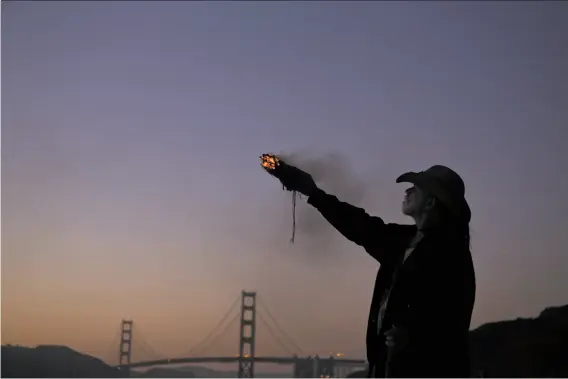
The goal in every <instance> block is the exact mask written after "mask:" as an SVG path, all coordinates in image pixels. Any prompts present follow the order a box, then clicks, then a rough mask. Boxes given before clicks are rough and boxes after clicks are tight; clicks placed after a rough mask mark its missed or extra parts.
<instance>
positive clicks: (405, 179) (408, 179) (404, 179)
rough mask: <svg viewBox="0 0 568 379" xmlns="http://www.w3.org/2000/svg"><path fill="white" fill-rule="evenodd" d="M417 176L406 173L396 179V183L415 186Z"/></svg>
mask: <svg viewBox="0 0 568 379" xmlns="http://www.w3.org/2000/svg"><path fill="white" fill-rule="evenodd" d="M418 176H419V174H418V173H417V172H407V173H404V174H402V175H401V176H399V177H398V178H396V182H397V183H412V184H416V181H417V180H418Z"/></svg>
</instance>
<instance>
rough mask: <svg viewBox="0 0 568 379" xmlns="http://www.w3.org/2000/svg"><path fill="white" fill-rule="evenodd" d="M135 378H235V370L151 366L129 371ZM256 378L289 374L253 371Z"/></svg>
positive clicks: (283, 376)
mask: <svg viewBox="0 0 568 379" xmlns="http://www.w3.org/2000/svg"><path fill="white" fill-rule="evenodd" d="M130 376H131V377H137V378H236V377H237V371H217V370H212V369H210V368H207V367H203V366H194V365H191V366H184V367H177V368H168V367H160V368H151V369H150V370H148V371H146V372H136V371H134V370H133V371H131V373H130ZM255 376H256V377H258V378H289V377H290V374H268V373H255Z"/></svg>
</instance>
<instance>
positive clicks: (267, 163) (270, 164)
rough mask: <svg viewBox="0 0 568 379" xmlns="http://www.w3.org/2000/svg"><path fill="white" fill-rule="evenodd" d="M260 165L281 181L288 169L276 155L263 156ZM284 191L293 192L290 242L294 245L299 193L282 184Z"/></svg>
mask: <svg viewBox="0 0 568 379" xmlns="http://www.w3.org/2000/svg"><path fill="white" fill-rule="evenodd" d="M260 165H261V166H262V167H263V168H264V169H265V170H266V171H267V172H268V173H269V174H270V175H272V176H274V177H276V178H278V179H280V173H281V172H282V170H285V169H286V166H287V164H286V163H285V162H284V161H283V160H282V159H280V158H278V157H277V156H276V155H274V154H262V155H261V156H260ZM282 189H286V190H288V191H292V238H290V242H291V243H294V238H295V236H296V197H297V196H298V195H297V192H296V191H294V190H290V189H288V188H286V186H285V185H284V183H282Z"/></svg>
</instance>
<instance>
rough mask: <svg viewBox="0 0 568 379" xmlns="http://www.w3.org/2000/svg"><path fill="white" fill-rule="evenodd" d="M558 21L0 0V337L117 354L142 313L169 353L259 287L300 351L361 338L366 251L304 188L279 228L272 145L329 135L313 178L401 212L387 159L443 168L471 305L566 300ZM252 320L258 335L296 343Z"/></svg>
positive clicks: (457, 12)
mask: <svg viewBox="0 0 568 379" xmlns="http://www.w3.org/2000/svg"><path fill="white" fill-rule="evenodd" d="M567 20H568V4H566V3H563V2H509V3H504V2H503V3H497V2H495V3H493V2H482V3H450V2H440V3H434V2H428V3H421V2H408V3H403V2H397V3H387V2H360V3H355V2H344V3H339V2H338V3H323V2H314V3H309V2H305V3H304V2H293V3H278V2H274V3H262V2H250V3H248V2H59V3H57V2H12V3H7V2H3V4H2V58H3V59H2V187H3V188H2V343H14V344H16V343H17V344H22V345H36V344H61V345H68V346H70V347H72V348H74V349H76V350H79V351H83V352H87V353H91V354H95V355H98V356H101V357H105V358H106V357H111V358H113V357H115V356H116V350H117V349H118V341H117V340H116V338H115V336H116V335H117V333H118V328H119V325H120V320H121V319H122V318H133V319H134V321H135V323H136V325H137V328H139V330H140V331H141V333H142V334H141V335H136V336H135V338H136V337H137V336H138V340H139V341H140V340H146V341H148V343H149V344H150V345H151V346H152V347H153V348H155V349H156V350H158V351H159V352H160V353H163V354H164V355H167V356H178V355H180V354H183V353H184V352H187V351H188V350H189V348H190V347H191V346H192V345H194V344H195V343H196V342H198V341H199V340H201V339H203V338H204V337H205V336H206V335H207V333H208V332H209V331H210V329H211V328H212V327H213V326H214V325H215V323H216V322H217V321H218V319H219V318H220V317H221V316H222V315H223V313H225V311H226V310H227V309H228V308H229V306H230V305H231V303H232V302H233V301H234V300H235V299H236V298H237V297H238V296H240V291H241V290H242V289H249V290H256V291H258V294H259V295H258V296H259V297H260V298H261V300H263V302H264V303H265V304H266V305H267V306H268V307H269V309H270V310H271V312H272V314H273V315H274V316H275V317H276V318H277V319H278V321H279V323H280V325H281V326H282V328H283V329H285V330H286V331H287V332H288V333H289V334H291V335H292V336H293V337H294V339H295V340H296V342H297V343H298V345H300V346H301V347H302V350H303V351H304V353H305V354H312V355H313V354H316V353H317V354H324V353H328V352H330V351H333V352H342V353H345V354H346V355H347V356H349V357H353V358H362V357H364V351H365V346H364V342H365V341H364V334H365V327H366V320H367V312H368V306H369V303H370V299H371V292H372V286H373V282H374V279H375V273H376V270H377V268H378V264H377V263H375V262H374V261H373V260H372V258H370V257H368V256H367V255H366V253H365V252H364V251H363V250H362V249H361V248H358V247H357V246H355V245H353V244H351V243H349V242H348V241H345V240H344V239H342V237H341V236H339V235H338V234H337V233H335V232H334V231H333V230H332V229H331V228H330V227H329V226H327V225H326V224H325V222H323V221H322V219H321V218H320V217H319V215H317V214H316V213H315V211H313V209H311V208H310V207H309V206H308V205H306V204H305V202H304V201H299V202H298V232H297V235H296V243H295V244H294V245H290V244H289V243H288V240H289V238H290V235H291V234H290V233H291V222H292V219H291V215H292V208H291V198H290V194H289V193H286V192H283V191H282V190H281V186H280V185H279V183H278V182H277V181H275V180H274V179H273V178H271V177H270V176H269V175H267V174H266V173H265V172H263V171H262V169H261V168H260V167H259V161H258V158H257V157H258V155H259V154H260V153H263V152H269V151H275V152H281V151H284V152H289V153H293V152H301V153H298V154H300V155H301V156H304V155H306V153H305V152H306V151H311V152H312V154H313V155H316V156H328V154H333V155H332V156H331V158H329V159H328V160H327V164H329V165H330V167H333V168H334V174H333V175H331V176H329V174H327V175H328V176H327V177H326V178H324V179H322V187H323V188H324V189H326V190H329V191H330V192H335V193H337V194H338V195H341V197H342V198H343V199H346V200H350V201H353V202H354V203H356V204H357V205H359V206H363V207H365V208H366V209H367V210H368V211H369V212H371V213H373V214H376V215H379V216H382V217H383V218H384V219H385V220H387V221H391V222H405V223H406V222H410V221H411V220H409V219H406V218H404V217H403V216H402V215H401V214H400V203H401V200H402V196H403V190H404V189H405V188H406V187H404V186H403V185H399V184H395V182H394V180H395V178H396V177H397V175H399V174H401V173H402V172H405V171H409V170H422V169H425V168H427V167H428V166H431V165H433V164H445V165H448V166H450V167H452V168H454V169H455V170H456V171H458V172H459V173H460V174H461V175H462V177H463V178H464V180H465V182H466V187H467V189H466V196H467V198H468V201H469V203H470V206H471V208H472V212H473V220H472V231H473V234H472V244H473V254H474V261H475V265H476V271H477V283H478V287H477V288H478V291H477V302H476V307H475V313H474V320H473V327H475V326H478V325H480V324H482V323H485V322H489V321H497V320H501V319H508V318H516V317H530V316H536V315H537V314H538V312H540V311H541V310H542V309H543V308H544V307H547V306H551V305H560V304H566V303H568V275H567V271H568V270H567V267H568V251H566V246H568V234H567V233H566V232H565V231H566V230H568V221H567V219H566V214H568V200H567V194H568V175H566V164H567V163H568V153H567V150H566V141H567V140H568V131H567V129H566V125H567V122H568V74H567V71H566V67H568V45H567V44H566V36H567V35H568V22H567ZM355 184H357V185H355ZM259 312H261V311H259ZM264 318H267V317H266V316H265V317H264ZM258 328H259V330H258V338H257V354H258V355H288V353H287V352H286V351H283V350H282V349H281V348H280V347H279V346H278V344H276V343H275V342H274V339H273V338H272V337H271V335H270V334H269V333H268V331H267V330H266V329H265V328H264V326H263V324H262V323H259V326H258ZM113 338H114V341H115V342H114V345H113V344H112V343H113ZM237 341H238V326H237V325H236V324H234V326H233V327H232V328H231V329H229V332H228V334H227V336H226V337H224V338H223V339H221V340H220V341H219V343H218V344H216V347H215V348H212V349H211V350H209V351H207V350H206V351H203V355H234V354H237V353H238V350H237V348H238V342H237ZM109 351H110V353H109ZM148 358H152V355H151V354H146V353H144V352H142V351H141V350H138V351H137V350H135V353H134V360H135V361H136V360H141V359H148ZM111 363H114V362H111Z"/></svg>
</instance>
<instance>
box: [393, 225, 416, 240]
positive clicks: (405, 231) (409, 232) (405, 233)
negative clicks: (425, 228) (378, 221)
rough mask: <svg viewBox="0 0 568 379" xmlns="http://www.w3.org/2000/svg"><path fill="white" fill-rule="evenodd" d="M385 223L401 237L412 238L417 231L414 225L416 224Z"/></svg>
mask: <svg viewBox="0 0 568 379" xmlns="http://www.w3.org/2000/svg"><path fill="white" fill-rule="evenodd" d="M386 225H387V227H388V228H389V229H391V230H392V231H393V232H394V233H397V234H399V235H400V236H402V237H408V238H412V237H414V235H416V233H417V232H418V228H417V227H416V225H410V224H395V223H388V224H386Z"/></svg>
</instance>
